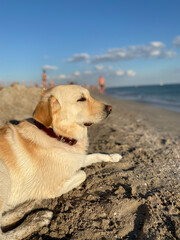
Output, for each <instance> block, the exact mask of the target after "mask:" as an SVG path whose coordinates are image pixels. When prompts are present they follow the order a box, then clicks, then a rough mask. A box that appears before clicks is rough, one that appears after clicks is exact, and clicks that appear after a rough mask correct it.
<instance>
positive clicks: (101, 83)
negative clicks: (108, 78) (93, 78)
mask: <svg viewBox="0 0 180 240" xmlns="http://www.w3.org/2000/svg"><path fill="white" fill-rule="evenodd" d="M98 85H99V92H100V93H101V94H103V93H104V91H105V88H106V86H105V79H104V78H103V77H102V76H100V77H99V81H98Z"/></svg>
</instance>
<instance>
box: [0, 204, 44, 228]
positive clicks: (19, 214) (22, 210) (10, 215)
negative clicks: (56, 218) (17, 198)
mask: <svg viewBox="0 0 180 240" xmlns="http://www.w3.org/2000/svg"><path fill="white" fill-rule="evenodd" d="M39 208H42V200H33V201H28V202H25V203H22V204H20V205H18V206H17V207H15V208H13V209H12V210H9V211H8V212H6V213H5V214H3V217H2V221H1V226H2V228H5V227H7V226H9V225H12V224H14V223H16V222H18V221H20V220H21V219H22V218H24V217H25V215H26V216H27V215H28V214H29V213H31V212H32V211H33V210H36V209H39Z"/></svg>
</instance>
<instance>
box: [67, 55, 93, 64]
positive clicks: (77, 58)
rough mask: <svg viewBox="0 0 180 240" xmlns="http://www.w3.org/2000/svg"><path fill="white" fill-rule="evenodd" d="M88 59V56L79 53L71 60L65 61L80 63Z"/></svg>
mask: <svg viewBox="0 0 180 240" xmlns="http://www.w3.org/2000/svg"><path fill="white" fill-rule="evenodd" d="M88 59H89V54H87V53H80V54H74V55H73V57H72V58H69V59H67V62H82V61H85V60H88Z"/></svg>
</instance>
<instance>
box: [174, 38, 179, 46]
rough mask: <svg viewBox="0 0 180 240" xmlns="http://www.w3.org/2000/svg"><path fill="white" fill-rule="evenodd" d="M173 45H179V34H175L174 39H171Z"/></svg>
mask: <svg viewBox="0 0 180 240" xmlns="http://www.w3.org/2000/svg"><path fill="white" fill-rule="evenodd" d="M173 45H174V46H176V47H180V36H177V37H176V38H175V39H174V40H173Z"/></svg>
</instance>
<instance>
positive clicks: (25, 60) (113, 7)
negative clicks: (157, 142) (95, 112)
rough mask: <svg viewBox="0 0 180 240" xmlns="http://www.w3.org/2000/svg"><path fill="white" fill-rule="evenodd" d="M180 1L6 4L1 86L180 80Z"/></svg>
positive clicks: (0, 28)
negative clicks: (101, 80)
mask: <svg viewBox="0 0 180 240" xmlns="http://www.w3.org/2000/svg"><path fill="white" fill-rule="evenodd" d="M179 12H180V1H179V0H156V1H154V0H151V1H145V0H2V1H1V4H0V83H5V84H9V83H10V82H11V81H20V82H23V83H27V84H29V83H30V82H33V83H35V82H38V83H40V82H41V73H42V69H43V68H44V69H46V72H47V75H48V80H49V81H50V80H52V79H53V80H55V82H56V83H58V84H61V83H66V82H67V81H75V82H77V83H79V84H83V83H88V84H89V85H92V84H96V83H97V79H98V77H99V76H100V75H103V76H104V77H105V79H106V83H107V86H128V85H146V84H159V83H160V82H162V81H163V82H164V83H180V14H179Z"/></svg>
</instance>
